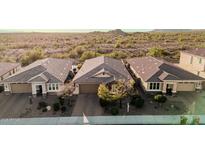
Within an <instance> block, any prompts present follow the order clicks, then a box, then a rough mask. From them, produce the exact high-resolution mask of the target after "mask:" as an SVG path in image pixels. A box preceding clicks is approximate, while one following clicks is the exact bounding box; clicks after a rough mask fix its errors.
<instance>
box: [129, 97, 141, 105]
mask: <svg viewBox="0 0 205 154" xmlns="http://www.w3.org/2000/svg"><path fill="white" fill-rule="evenodd" d="M136 99H140V96H139V95H133V96H132V98H131V102H130V105H133V106H134V105H135V100H136Z"/></svg>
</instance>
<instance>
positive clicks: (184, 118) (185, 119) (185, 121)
mask: <svg viewBox="0 0 205 154" xmlns="http://www.w3.org/2000/svg"><path fill="white" fill-rule="evenodd" d="M187 122H188V118H187V117H185V116H181V117H180V124H181V125H186V124H187Z"/></svg>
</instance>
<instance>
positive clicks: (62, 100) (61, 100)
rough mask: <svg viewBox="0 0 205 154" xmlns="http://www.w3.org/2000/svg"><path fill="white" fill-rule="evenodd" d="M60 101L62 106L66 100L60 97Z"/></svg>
mask: <svg viewBox="0 0 205 154" xmlns="http://www.w3.org/2000/svg"><path fill="white" fill-rule="evenodd" d="M58 99H59V103H60V105H64V101H65V99H64V98H63V97H62V96H60V97H58Z"/></svg>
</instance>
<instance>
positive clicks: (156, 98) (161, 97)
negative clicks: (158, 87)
mask: <svg viewBox="0 0 205 154" xmlns="http://www.w3.org/2000/svg"><path fill="white" fill-rule="evenodd" d="M154 101H156V102H158V103H165V102H166V101H167V97H166V96H164V95H162V94H157V95H155V96H154Z"/></svg>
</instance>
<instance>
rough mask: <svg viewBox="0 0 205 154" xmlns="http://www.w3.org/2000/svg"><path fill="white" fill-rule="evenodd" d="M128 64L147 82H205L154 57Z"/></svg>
mask: <svg viewBox="0 0 205 154" xmlns="http://www.w3.org/2000/svg"><path fill="white" fill-rule="evenodd" d="M127 62H128V63H129V64H130V66H131V67H132V68H133V69H134V70H135V71H136V73H137V74H138V75H139V76H140V77H141V78H142V79H143V80H144V81H146V82H162V81H164V80H205V79H204V78H201V77H199V76H197V75H195V74H192V73H190V72H188V71H186V70H184V69H182V68H180V67H178V66H176V65H174V64H171V63H168V62H166V61H163V60H159V59H157V58H154V57H138V58H131V59H128V60H127Z"/></svg>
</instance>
